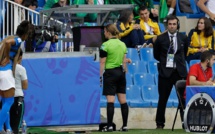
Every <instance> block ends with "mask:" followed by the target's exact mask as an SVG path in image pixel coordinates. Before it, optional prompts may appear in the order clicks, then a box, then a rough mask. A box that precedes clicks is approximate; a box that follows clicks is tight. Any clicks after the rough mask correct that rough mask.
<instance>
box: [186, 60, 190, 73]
mask: <svg viewBox="0 0 215 134" xmlns="http://www.w3.org/2000/svg"><path fill="white" fill-rule="evenodd" d="M186 68H187V72H189V70H190V67H189V64H188V63H187V62H186Z"/></svg>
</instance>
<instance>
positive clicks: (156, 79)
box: [155, 73, 158, 85]
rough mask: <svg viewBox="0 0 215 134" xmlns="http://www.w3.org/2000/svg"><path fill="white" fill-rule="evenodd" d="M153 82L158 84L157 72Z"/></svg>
mask: <svg viewBox="0 0 215 134" xmlns="http://www.w3.org/2000/svg"><path fill="white" fill-rule="evenodd" d="M155 84H156V85H158V73H157V74H155Z"/></svg>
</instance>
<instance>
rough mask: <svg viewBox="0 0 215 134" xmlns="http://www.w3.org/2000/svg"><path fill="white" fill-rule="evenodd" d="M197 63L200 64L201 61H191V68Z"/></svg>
mask: <svg viewBox="0 0 215 134" xmlns="http://www.w3.org/2000/svg"><path fill="white" fill-rule="evenodd" d="M196 63H200V60H191V61H190V67H191V66H192V65H193V64H196Z"/></svg>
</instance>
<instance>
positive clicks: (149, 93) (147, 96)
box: [141, 85, 173, 107]
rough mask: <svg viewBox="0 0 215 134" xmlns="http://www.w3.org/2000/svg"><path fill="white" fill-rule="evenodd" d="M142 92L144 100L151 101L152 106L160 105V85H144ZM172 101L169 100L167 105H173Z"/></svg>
mask: <svg viewBox="0 0 215 134" xmlns="http://www.w3.org/2000/svg"><path fill="white" fill-rule="evenodd" d="M141 94H142V97H143V100H144V101H146V102H151V107H157V105H158V86H156V85H149V86H142V90H141ZM172 106H173V103H172V102H167V107H172Z"/></svg>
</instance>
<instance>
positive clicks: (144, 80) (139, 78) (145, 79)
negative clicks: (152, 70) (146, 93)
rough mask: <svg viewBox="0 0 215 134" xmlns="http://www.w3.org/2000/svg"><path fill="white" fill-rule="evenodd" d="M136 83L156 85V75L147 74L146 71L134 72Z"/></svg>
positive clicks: (139, 84)
mask: <svg viewBox="0 0 215 134" xmlns="http://www.w3.org/2000/svg"><path fill="white" fill-rule="evenodd" d="M134 85H138V86H143V85H155V80H154V75H153V74H146V73H145V74H143V73H137V74H134Z"/></svg>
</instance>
